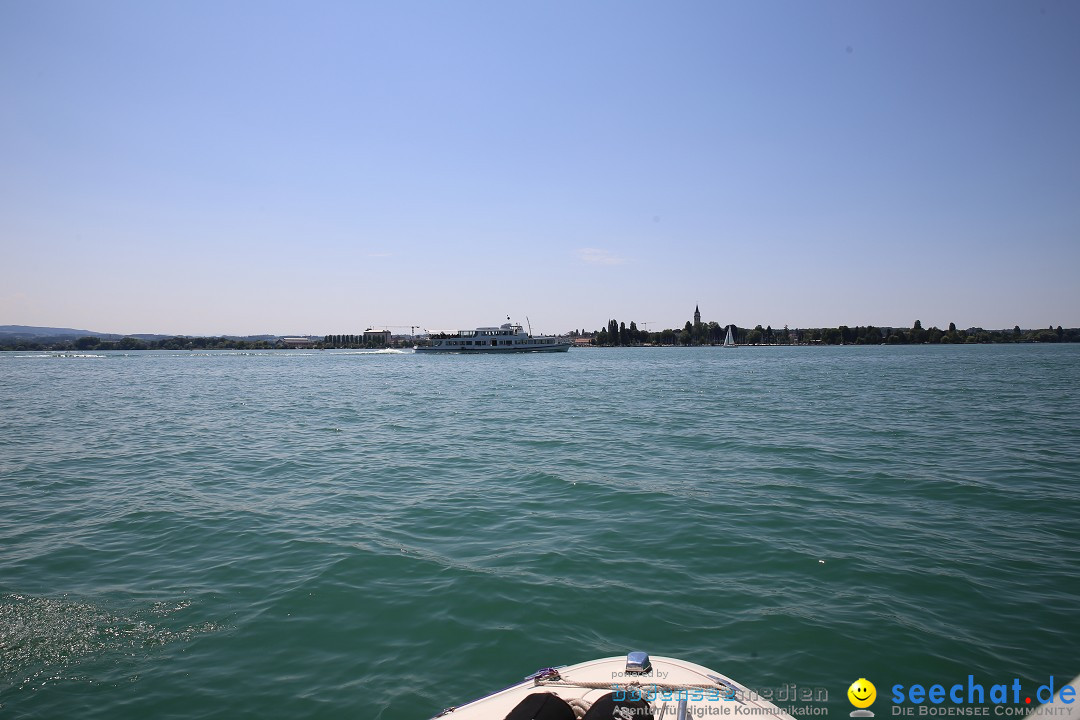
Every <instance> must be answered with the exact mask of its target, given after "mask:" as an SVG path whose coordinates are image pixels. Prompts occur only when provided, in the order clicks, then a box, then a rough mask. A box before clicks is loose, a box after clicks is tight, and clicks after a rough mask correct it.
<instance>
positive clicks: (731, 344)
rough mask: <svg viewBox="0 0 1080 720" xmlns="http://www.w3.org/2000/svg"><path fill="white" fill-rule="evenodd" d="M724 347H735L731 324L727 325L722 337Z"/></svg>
mask: <svg viewBox="0 0 1080 720" xmlns="http://www.w3.org/2000/svg"><path fill="white" fill-rule="evenodd" d="M724 347H735V338H733V337H732V336H731V326H730V325H728V328H727V337H725V338H724Z"/></svg>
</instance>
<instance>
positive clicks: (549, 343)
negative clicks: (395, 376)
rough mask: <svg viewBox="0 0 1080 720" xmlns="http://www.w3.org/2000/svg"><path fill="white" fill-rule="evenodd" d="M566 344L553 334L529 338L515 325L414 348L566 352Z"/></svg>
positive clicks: (466, 333) (420, 350) (422, 350)
mask: <svg viewBox="0 0 1080 720" xmlns="http://www.w3.org/2000/svg"><path fill="white" fill-rule="evenodd" d="M569 349H570V343H569V342H567V341H566V340H565V339H564V338H560V337H556V336H554V335H535V336H534V335H532V334H530V333H527V332H525V330H523V329H522V327H521V326H520V325H518V324H517V323H503V324H502V325H500V326H499V327H481V328H476V329H475V330H458V332H457V335H451V336H449V337H434V338H432V339H431V345H418V346H416V347H415V348H414V350H415V351H416V352H418V353H516V352H566V351H567V350H569Z"/></svg>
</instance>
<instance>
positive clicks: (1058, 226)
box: [0, 0, 1080, 334]
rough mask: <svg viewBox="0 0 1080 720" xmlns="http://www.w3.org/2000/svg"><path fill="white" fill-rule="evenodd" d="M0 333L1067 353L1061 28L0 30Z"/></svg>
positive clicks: (139, 24)
mask: <svg viewBox="0 0 1080 720" xmlns="http://www.w3.org/2000/svg"><path fill="white" fill-rule="evenodd" d="M0 266H2V274H0V324H9V323H10V324H24V325H54V326H68V327H80V328H89V329H92V330H99V331H106V332H162V333H188V334H210V333H236V334H248V333H264V332H265V333H312V334H325V333H344V332H356V331H358V330H363V329H364V328H365V327H367V326H369V325H401V326H406V325H413V324H415V325H420V326H422V327H426V328H429V329H432V330H435V329H454V328H457V327H459V326H460V327H474V326H476V325H480V324H484V325H486V324H491V323H495V322H497V321H499V320H500V319H501V318H505V317H506V315H508V314H509V315H512V316H513V317H514V319H522V320H523V319H524V316H525V315H528V316H529V317H530V318H531V320H532V324H533V327H534V328H535V329H538V330H545V331H564V330H569V329H571V328H575V327H576V328H586V329H595V328H599V327H601V326H602V325H604V324H605V323H606V321H607V319H608V318H611V317H614V318H618V319H620V320H623V321H626V322H629V321H630V320H636V321H637V322H638V323H639V325H640V324H641V323H642V322H649V327H650V329H652V328H656V329H659V328H662V327H665V326H680V325H682V324H683V323H684V322H685V321H686V320H687V319H689V318H690V316H691V313H692V312H693V308H694V306H695V304H700V306H701V311H702V315H703V317H704V319H705V320H715V321H717V322H720V323H721V324H725V323H736V324H738V325H740V326H747V325H749V326H752V325H755V324H758V323H761V324H762V325H765V324H771V325H773V326H774V327H781V326H783V325H785V324H787V325H790V326H792V327H807V326H836V325H839V324H846V325H863V324H867V323H873V324H877V325H893V326H910V325H911V323H912V322H913V321H914V320H915V319H916V318H918V319H920V320H921V321H922V323H923V325H924V326H926V327H929V326H930V325H938V326H945V325H947V324H948V323H949V322H955V323H956V324H957V325H958V326H960V327H968V326H971V325H978V326H983V327H988V328H998V327H1012V326H1013V325H1016V324H1019V325H1021V326H1022V327H1025V328H1027V327H1045V326H1048V325H1050V324H1054V325H1058V324H1062V325H1065V326H1077V325H1080V3H1077V2H1072V1H1066V2H1060V1H1055V0H1048V1H1046V2H1041V1H1040V2H993V1H988V0H978V1H976V2H964V1H959V0H956V1H953V0H950V1H948V2H939V1H937V0H935V1H934V2H929V1H923V2H920V1H914V2H862V1H860V2H850V3H849V2H805V1H802V0H799V1H797V2H794V1H793V2H757V1H755V2H749V1H748V2H728V1H724V0H708V1H703V2H677V1H672V0H663V1H661V0H657V1H655V2H636V1H633V0H615V1H610V2H608V1H597V2H591V1H584V2H583V1H581V0H574V1H573V2H526V1H524V0H521V1H514V0H509V1H508V0H498V1H492V2H466V1H456V0H451V1H448V2H436V1H435V0H428V1H424V2H417V1H414V0H393V1H391V0H386V1H385V2H359V1H350V2H324V1H321V0H316V1H314V2H299V1H296V2H267V1H266V0H258V1H257V2H255V1H252V2H246V1H245V2H237V1H230V0H225V1H217V0H215V1H214V2H203V1H200V0H183V1H168V2H165V1H159V0H150V1H147V0H138V1H132V2H118V1H113V0H93V1H91V2H82V1H79V2H75V1H56V0H40V1H38V0H0Z"/></svg>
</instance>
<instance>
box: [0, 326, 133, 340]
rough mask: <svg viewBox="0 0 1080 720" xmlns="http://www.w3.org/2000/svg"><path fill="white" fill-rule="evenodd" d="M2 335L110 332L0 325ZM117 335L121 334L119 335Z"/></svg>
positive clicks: (43, 335)
mask: <svg viewBox="0 0 1080 720" xmlns="http://www.w3.org/2000/svg"><path fill="white" fill-rule="evenodd" d="M0 335H3V336H5V337H15V338H37V337H65V336H68V335H71V336H74V337H82V336H83V335H94V336H96V337H104V336H105V335H108V333H97V332H93V331H92V330H76V329H74V328H54V327H35V326H33V325H0ZM116 337H121V336H120V335H117V336H116Z"/></svg>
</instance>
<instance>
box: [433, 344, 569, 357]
mask: <svg viewBox="0 0 1080 720" xmlns="http://www.w3.org/2000/svg"><path fill="white" fill-rule="evenodd" d="M569 349H570V343H561V344H558V345H537V346H536V347H525V346H520V345H518V346H511V347H477V346H475V345H473V346H464V347H426V346H417V347H415V348H413V351H414V352H418V353H442V354H445V353H460V354H462V355H472V354H479V353H485V354H488V355H502V354H504V353H528V352H566V351H568V350H569Z"/></svg>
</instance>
